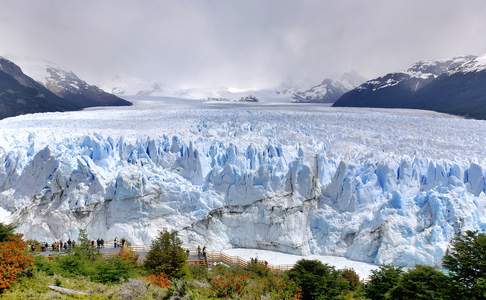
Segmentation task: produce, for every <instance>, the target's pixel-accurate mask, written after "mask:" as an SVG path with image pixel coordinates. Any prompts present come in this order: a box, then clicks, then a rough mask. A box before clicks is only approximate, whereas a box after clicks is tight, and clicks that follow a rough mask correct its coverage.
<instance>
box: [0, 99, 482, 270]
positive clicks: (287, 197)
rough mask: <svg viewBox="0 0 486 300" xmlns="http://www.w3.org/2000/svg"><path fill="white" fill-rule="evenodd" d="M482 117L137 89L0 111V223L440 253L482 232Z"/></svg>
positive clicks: (63, 234) (29, 233) (144, 239)
mask: <svg viewBox="0 0 486 300" xmlns="http://www.w3.org/2000/svg"><path fill="white" fill-rule="evenodd" d="M485 140H486V122H485V121H475V120H465V119H460V118H455V117H450V116H447V115H442V114H437V113H432V112H424V111H412V110H386V109H353V108H331V107H327V106H322V105H302V104H300V105H299V104H272V103H261V104H247V103H242V104H234V103H224V104H214V103H203V102H200V101H191V100H176V99H161V100H154V101H139V102H137V103H135V105H134V106H133V107H125V108H104V109H96V110H85V111H81V112H67V113H46V114H34V115H25V116H19V117H15V118H9V119H5V120H2V121H0V221H1V220H2V218H3V219H5V220H7V219H9V220H15V221H16V222H18V223H19V231H21V232H23V233H24V234H25V235H26V237H27V238H35V239H37V240H42V241H44V240H46V241H51V240H54V239H64V240H67V239H68V238H75V237H77V234H78V231H79V229H80V228H86V229H87V230H88V233H89V235H90V237H92V238H104V239H105V240H109V239H113V238H114V237H118V238H121V237H125V238H127V239H128V240H130V241H131V242H132V243H134V244H141V243H149V242H150V241H151V239H152V238H153V237H154V236H155V235H156V234H157V231H158V230H161V229H163V228H166V229H175V230H178V231H179V232H180V236H181V237H182V238H183V240H184V242H185V243H186V244H188V245H196V244H204V245H207V246H208V248H210V249H226V248H258V249H267V250H277V251H282V252H287V253H291V254H297V255H335V256H343V257H346V258H349V259H353V260H359V261H364V262H369V263H374V264H382V263H394V264H397V265H402V266H410V265H413V264H417V263H423V264H432V265H439V264H440V260H441V257H442V256H443V254H444V253H445V251H446V249H447V245H448V242H449V240H450V239H451V238H453V237H454V235H456V234H458V233H460V232H461V231H464V230H467V229H472V230H482V231H486V211H485V204H486V196H485V194H484V193H485V189H486V182H485V170H483V169H485V168H486V155H485V152H484V146H483V142H484V141H485Z"/></svg>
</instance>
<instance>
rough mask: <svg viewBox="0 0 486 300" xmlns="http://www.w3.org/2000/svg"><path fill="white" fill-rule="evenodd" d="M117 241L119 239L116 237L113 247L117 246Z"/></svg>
mask: <svg viewBox="0 0 486 300" xmlns="http://www.w3.org/2000/svg"><path fill="white" fill-rule="evenodd" d="M116 242H117V239H116V237H115V240H113V248H116V246H117V244H116Z"/></svg>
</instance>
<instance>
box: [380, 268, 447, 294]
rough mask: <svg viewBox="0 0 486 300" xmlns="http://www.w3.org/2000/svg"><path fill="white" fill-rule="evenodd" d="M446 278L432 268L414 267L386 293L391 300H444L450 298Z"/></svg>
mask: <svg viewBox="0 0 486 300" xmlns="http://www.w3.org/2000/svg"><path fill="white" fill-rule="evenodd" d="M449 292H450V285H449V280H448V277H447V276H446V275H445V274H444V273H442V272H441V271H438V270H436V269H434V268H432V267H429V266H416V267H415V268H413V269H411V270H409V271H408V272H406V273H404V274H403V275H402V276H401V277H400V280H399V281H398V283H397V285H396V286H395V287H394V288H393V289H391V290H390V291H389V292H388V293H387V299H393V300H409V299H414V300H446V299H451V298H450V293H449Z"/></svg>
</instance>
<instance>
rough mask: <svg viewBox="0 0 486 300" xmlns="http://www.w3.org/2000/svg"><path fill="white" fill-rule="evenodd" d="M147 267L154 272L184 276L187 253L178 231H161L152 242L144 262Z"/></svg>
mask: <svg viewBox="0 0 486 300" xmlns="http://www.w3.org/2000/svg"><path fill="white" fill-rule="evenodd" d="M144 266H145V269H146V270H147V271H149V272H151V273H153V274H161V273H163V274H165V275H167V276H169V277H171V278H182V277H184V276H185V275H186V272H187V255H186V252H185V250H184V249H183V248H182V241H181V240H180V239H179V238H178V237H177V233H176V232H168V231H161V232H160V233H159V236H158V237H157V238H156V239H155V240H154V241H153V242H152V247H151V249H150V251H149V252H148V253H147V257H146V258H145V262H144Z"/></svg>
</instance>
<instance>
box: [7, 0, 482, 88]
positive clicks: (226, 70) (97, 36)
mask: <svg viewBox="0 0 486 300" xmlns="http://www.w3.org/2000/svg"><path fill="white" fill-rule="evenodd" d="M485 33H486V1H484V0H469V1H452V0H450V1H449V0H430V1H424V0H420V1H419V0H396V1H391V0H366V1H365V0H340V1H338V0H335V1H310V0H303V1H290V0H289V1H283V0H266V1H265V0H244V1H236V0H227V1H225V0H219V1H216V0H206V1H203V0H199V1H197V0H194V1H188V0H178V1H155V0H153V1H152V0H144V1H135V0H133V1H128V0H127V1H120V0H113V1H107V0H105V1H95V0H84V1H66V0H44V1H30V0H29V1H27V0H11V1H10V0H6V1H2V3H1V4H0V37H1V40H2V41H1V43H0V53H1V54H4V55H9V54H10V55H11V54H15V55H21V56H31V57H40V58H46V59H49V60H52V61H55V62H58V63H59V64H61V65H65V66H68V67H69V68H71V69H73V70H75V71H76V72H78V73H80V74H81V75H82V76H83V77H85V78H88V79H90V80H91V81H94V82H102V81H106V80H108V79H110V78H112V77H113V76H114V75H116V74H122V75H130V76H134V77H139V78H143V79H147V80H158V81H161V82H164V83H165V84H167V85H171V86H179V87H208V86H209V87H215V86H235V87H240V88H245V87H257V88H258V87H265V86H271V85H275V84H278V83H280V82H282V81H295V80H309V81H319V80H321V79H322V78H324V77H327V76H332V75H333V74H338V73H342V72H345V71H349V70H356V71H358V72H359V73H361V74H363V75H365V76H368V77H371V76H375V75H379V74H381V73H383V72H388V71H394V70H400V69H403V68H405V67H406V66H408V65H409V64H411V63H413V62H415V61H417V60H420V59H435V58H444V57H450V56H455V55H463V54H480V53H482V52H486V39H485V38H484V35H485Z"/></svg>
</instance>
